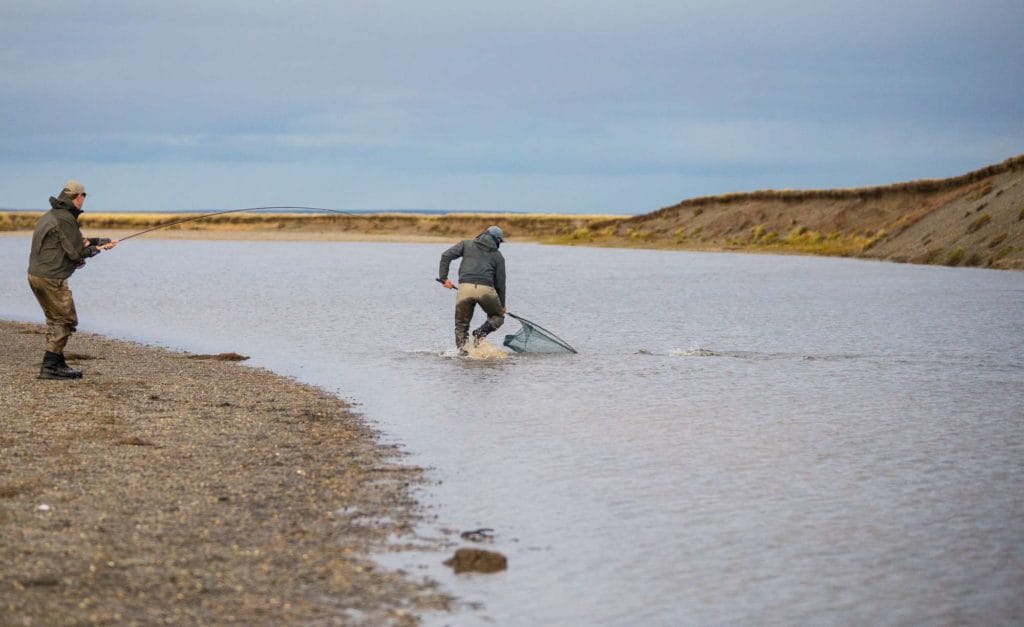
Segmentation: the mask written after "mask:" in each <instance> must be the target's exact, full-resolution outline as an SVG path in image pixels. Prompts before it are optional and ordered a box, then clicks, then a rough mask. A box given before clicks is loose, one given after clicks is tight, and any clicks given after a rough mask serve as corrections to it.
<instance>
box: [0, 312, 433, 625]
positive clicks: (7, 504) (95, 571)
mask: <svg viewBox="0 0 1024 627" xmlns="http://www.w3.org/2000/svg"><path fill="white" fill-rule="evenodd" d="M44 332H45V330H44V327H43V326H42V325H36V324H27V323H17V322H0V529H2V533H0V563H2V566H0V613H2V615H3V617H4V618H3V621H2V622H3V623H4V624H11V625H45V624H97V623H117V624H245V625H279V624H285V623H288V624H318V625H319V624H327V625H329V624H395V625H414V624H417V623H418V622H419V621H420V617H421V615H422V614H423V613H425V612H429V611H444V610H447V609H449V608H450V606H451V603H452V600H451V599H450V598H449V597H448V596H447V595H446V594H445V593H444V592H443V591H442V590H441V589H440V588H439V587H438V586H437V585H436V584H435V583H433V582H431V581H429V580H427V579H425V578H422V577H416V576H414V575H411V574H409V573H406V572H402V571H388V570H386V569H384V568H382V567H380V566H379V565H377V564H376V563H375V562H374V561H372V559H371V555H372V554H373V553H374V552H379V551H387V550H395V549H398V548H401V545H403V544H404V545H405V546H416V547H422V546H423V544H424V540H422V539H419V538H416V537H415V535H414V533H413V528H414V526H415V525H416V524H417V522H419V521H420V520H422V517H423V515H424V513H423V511H422V510H421V508H420V506H419V505H418V503H417V502H416V501H415V498H414V496H413V490H414V489H415V487H416V486H417V485H418V484H420V483H421V482H423V481H424V476H423V475H424V473H423V470H422V469H419V468H416V467H412V466H409V465H406V464H403V463H402V459H401V454H400V451H398V450H396V449H395V448H394V447H392V446H389V445H385V444H383V443H382V442H381V441H380V436H379V434H378V433H377V432H376V431H375V430H373V429H372V428H371V427H369V426H368V425H367V424H366V423H365V421H364V420H363V419H362V417H361V416H359V415H358V414H355V413H353V412H352V411H351V410H350V407H349V406H348V405H347V404H346V403H345V401H343V400H342V399H340V398H338V397H336V396H333V395H331V394H328V393H327V392H324V391H323V390H320V389H318V388H314V387H311V386H307V385H303V384H299V383H297V382H295V381H293V380H290V379H287V378H284V377H281V376H278V375H275V374H274V373H271V372H269V371H266V370H262V369H257V368H251V367H248V366H246V365H244V362H243V363H237V362H236V361H232V360H237V359H239V358H240V356H237V355H231V354H227V355H191V354H188V353H180V352H173V351H168V350H165V349H161V348H156V347H150V346H142V345H138V344H134V343H130V342H123V341H117V340H112V339H109V338H105V337H101V336H97V335H92V334H88V333H79V334H76V335H75V336H74V337H73V338H72V340H71V342H70V343H69V345H68V348H67V350H66V352H65V355H66V356H67V360H68V363H69V364H70V365H72V366H73V367H78V368H81V369H83V370H84V372H85V376H84V378H82V379H80V380H75V381H49V380H40V379H37V378H36V375H37V374H38V370H39V362H40V360H41V357H42V354H43V350H44V339H43V333H44ZM238 348H239V350H240V352H243V353H244V347H238Z"/></svg>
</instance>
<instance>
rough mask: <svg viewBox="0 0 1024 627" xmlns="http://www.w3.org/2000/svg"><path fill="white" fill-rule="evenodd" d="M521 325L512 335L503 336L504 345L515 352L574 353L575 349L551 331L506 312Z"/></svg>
mask: <svg viewBox="0 0 1024 627" xmlns="http://www.w3.org/2000/svg"><path fill="white" fill-rule="evenodd" d="M508 315H509V316H511V317H513V318H515V319H516V320H518V321H519V323H520V324H521V325H523V327H522V328H521V329H519V332H518V333H516V334H514V335H506V336H505V342H504V344H505V346H508V347H509V348H511V349H512V350H514V351H515V352H517V353H575V352H576V349H575V348H573V347H572V346H569V343H568V342H566V341H565V340H563V339H562V338H560V337H558V336H557V335H555V334H554V333H552V332H551V331H548V330H547V329H545V328H544V327H542V326H540V325H539V324H537V323H535V322H530V321H529V320H527V319H526V318H520V317H519V316H517V315H515V314H511V313H510V314H508Z"/></svg>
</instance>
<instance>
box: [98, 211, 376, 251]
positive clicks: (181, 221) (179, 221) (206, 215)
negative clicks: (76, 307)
mask: <svg viewBox="0 0 1024 627" xmlns="http://www.w3.org/2000/svg"><path fill="white" fill-rule="evenodd" d="M287 209H301V210H303V211H325V212H328V213H337V214H340V215H343V216H349V217H352V218H355V217H358V216H356V215H355V214H353V213H347V212H345V211H339V210H337V209H327V208H325V207H285V206H281V207H246V208H245V209H227V210H225V211H214V212H213V213H204V214H202V215H198V216H189V217H187V218H180V219H177V220H172V221H171V222H166V223H164V224H158V225H156V226H154V227H152V228H148V229H146V230H144V231H139V232H138V233H132V234H131V235H126V236H125V237H122V238H120V239H119V240H118V242H119V243H120V242H123V241H124V240H126V239H131V238H133V237H138V236H139V235H145V234H146V233H149V232H151V231H158V230H160V229H166V228H168V227H171V226H175V225H178V224H184V223H185V222H193V221H195V220H202V219H203V218H210V217H213V216H220V215H224V214H225V213H241V212H243V211H267V210H287Z"/></svg>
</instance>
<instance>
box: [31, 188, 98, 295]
mask: <svg viewBox="0 0 1024 627" xmlns="http://www.w3.org/2000/svg"><path fill="white" fill-rule="evenodd" d="M50 207H51V209H50V210H49V211H47V212H46V213H44V214H43V215H42V217H40V218H39V221H38V222H36V230H35V232H34V233H33V234H32V250H31V252H30V253H29V256H28V273H29V274H31V275H34V276H37V277H42V278H44V279H66V278H68V277H69V276H71V275H72V273H74V271H75V269H76V268H78V267H79V266H80V265H81V264H82V262H83V261H84V260H85V259H86V258H87V257H92V256H95V255H98V254H99V252H100V250H99V249H98V248H96V246H94V245H89V246H86V245H85V243H84V242H83V241H82V239H83V238H82V230H81V229H80V228H79V227H78V216H79V215H80V214H81V213H82V211H81V209H79V208H78V207H75V205H73V204H72V203H71V201H70V200H68V199H67V198H65V197H64V196H61V197H60V198H53V197H52V196H51V197H50ZM90 243H92V242H90Z"/></svg>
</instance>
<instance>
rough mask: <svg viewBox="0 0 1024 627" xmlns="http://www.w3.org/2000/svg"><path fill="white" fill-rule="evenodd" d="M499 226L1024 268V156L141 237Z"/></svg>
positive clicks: (208, 222)
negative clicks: (612, 206)
mask: <svg viewBox="0 0 1024 627" xmlns="http://www.w3.org/2000/svg"><path fill="white" fill-rule="evenodd" d="M39 215H40V213H39V212H31V211H4V212H0V232H3V231H6V232H11V233H21V234H24V233H25V232H26V231H28V230H30V229H31V228H32V226H33V225H34V224H35V220H36V219H37V218H38V216H39ZM183 215H187V214H173V213H169V214H145V213H137V214H124V213H92V212H86V213H85V214H83V216H82V225H83V228H84V229H85V230H86V231H87V232H88V233H89V234H90V235H104V234H111V235H115V236H117V235H124V234H130V233H133V232H137V231H140V230H143V229H146V228H150V227H153V226H157V225H160V224H166V223H168V222H171V221H173V220H176V219H179V218H181V217H183ZM495 223H498V224H500V225H501V226H502V228H503V229H504V230H505V233H506V235H507V237H508V239H509V240H511V241H536V242H541V243H548V244H564V245H574V246H611V247H636V248H664V249H676V250H732V251H747V252H771V253H794V254H810V255H828V256H846V257H863V258H869V259H884V260H889V261H897V262H908V263H922V264H940V265H947V266H980V267H989V268H1000V269H1024V155H1021V156H1018V157H1014V158H1012V159H1007V160H1006V161H1004V162H1002V163H999V164H996V165H992V166H989V167H986V168H982V169H980V170H976V171H974V172H968V173H966V174H964V175H961V176H956V177H951V178H946V179H934V180H933V179H929V180H920V181H911V182H906V183H896V184H893V185H885V186H878V187H866V188H857V189H832V190H805V191H793V190H783V191H776V190H767V191H756V192H750V193H737V194H725V195H721V196H708V197H703V198H694V199H690V200H685V201H683V202H680V203H679V204H676V205H672V206H670V207H665V208H663V209H659V210H657V211H652V212H650V213H645V214H642V215H635V216H607V215H605V216H601V215H557V214H485V213H480V214H463V213H457V214H445V215H423V214H401V213H391V214H387V213H383V214H366V215H354V216H344V215H336V214H322V213H317V214H255V213H235V214H228V215H221V216H215V217H212V218H208V219H204V220H200V221H195V222H189V223H187V224H182V225H179V226H174V227H171V228H170V229H166V230H161V231H157V232H156V233H154V234H153V235H147V236H146V237H153V236H156V237H203V238H206V237H218V238H231V239H319V240H349V241H352V240H377V241H431V242H434V241H437V242H448V241H453V240H456V239H460V238H465V237H470V236H472V235H474V234H476V233H479V232H481V231H482V230H484V229H485V228H487V226H489V225H491V224H495Z"/></svg>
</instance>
